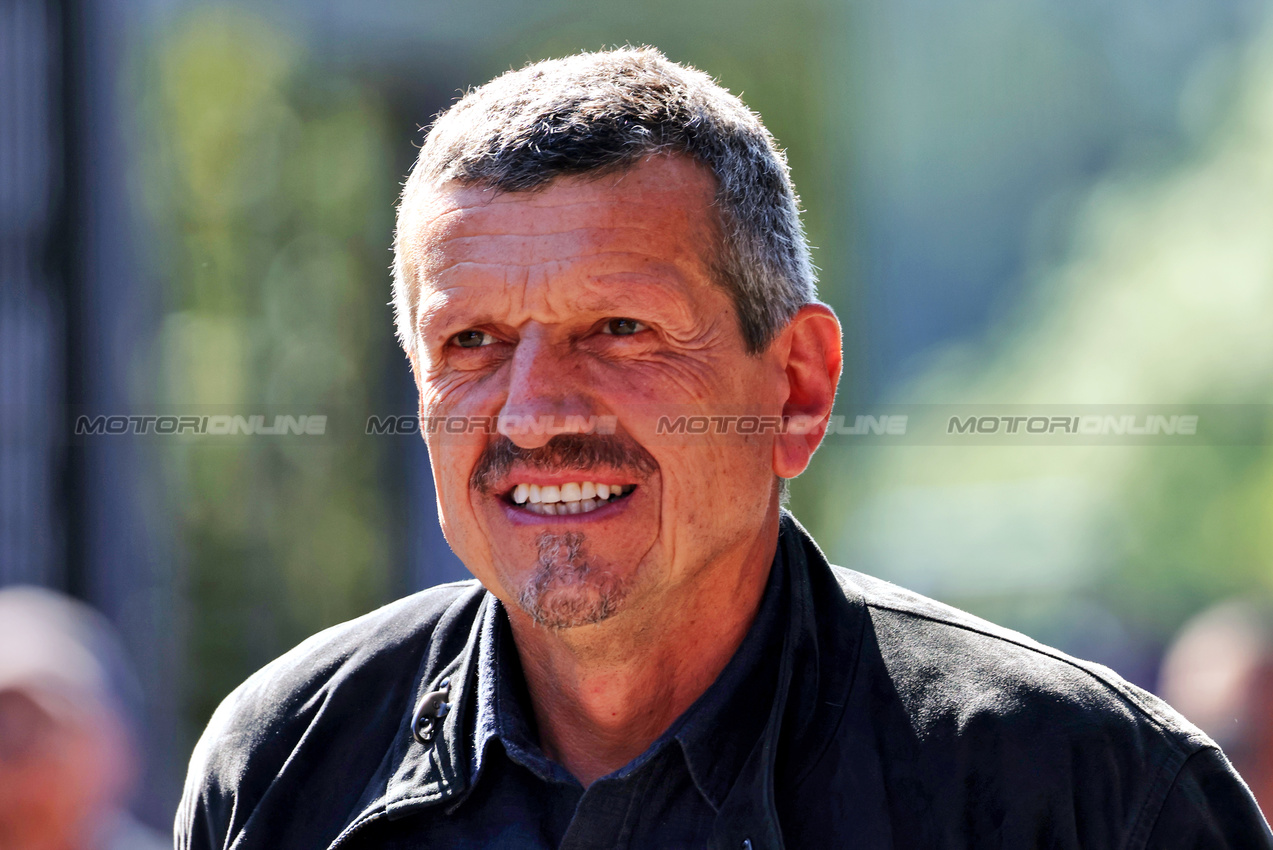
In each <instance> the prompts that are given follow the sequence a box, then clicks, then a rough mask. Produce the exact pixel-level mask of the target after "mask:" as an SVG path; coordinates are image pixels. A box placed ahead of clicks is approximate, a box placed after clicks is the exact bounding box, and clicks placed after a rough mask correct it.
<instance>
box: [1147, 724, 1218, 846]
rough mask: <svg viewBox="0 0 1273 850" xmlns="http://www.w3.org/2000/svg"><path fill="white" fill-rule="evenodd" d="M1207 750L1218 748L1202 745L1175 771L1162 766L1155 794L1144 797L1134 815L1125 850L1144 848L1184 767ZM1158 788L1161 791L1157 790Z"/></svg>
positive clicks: (1186, 756) (1155, 786)
mask: <svg viewBox="0 0 1273 850" xmlns="http://www.w3.org/2000/svg"><path fill="white" fill-rule="evenodd" d="M1208 749H1215V750H1217V751H1218V750H1219V748H1218V747H1213V746H1207V745H1203V746H1200V747H1198V748H1197V749H1196V750H1194V751H1193V752H1191V753H1188V754H1187V755H1185V757H1184V758H1183V759H1181V761H1180V764H1178V765H1177V766H1176V769H1175V771H1170V772H1169V771H1168V767H1167V765H1163V767H1162V768H1161V769H1160V770H1159V774H1160V778H1159V779H1158V781H1157V782H1155V784H1154V789H1153V790H1154V792H1155V793H1151V794H1147V795H1146V797H1145V802H1144V803H1143V804H1142V805H1141V807H1140V811H1139V812H1137V814H1136V820H1135V821H1133V823H1132V828H1131V831H1130V833H1129V834H1128V837H1127V844H1126V847H1127V850H1138V848H1144V847H1145V846H1146V844H1147V843H1148V841H1149V836H1150V835H1151V834H1152V833H1153V828H1154V826H1155V825H1156V824H1157V823H1158V818H1159V817H1161V816H1162V810H1163V806H1165V805H1166V804H1167V798H1168V797H1170V796H1171V791H1172V789H1173V788H1175V787H1176V783H1177V782H1179V781H1180V777H1181V775H1182V774H1183V773H1184V772H1185V767H1186V766H1187V765H1188V764H1189V762H1190V761H1192V760H1193V759H1194V757H1195V756H1197V755H1198V754H1200V753H1202V752H1205V751H1206V750H1208ZM1167 780H1170V781H1167ZM1160 788H1161V791H1160V790H1159V789H1160ZM1151 811H1152V814H1151Z"/></svg>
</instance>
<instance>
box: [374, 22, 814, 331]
mask: <svg viewBox="0 0 1273 850" xmlns="http://www.w3.org/2000/svg"><path fill="white" fill-rule="evenodd" d="M665 153H672V154H686V155H689V156H691V157H693V158H694V159H696V160H698V161H699V162H700V163H702V164H703V165H705V166H707V167H708V168H709V169H710V170H711V172H712V173H713V174H714V175H715V177H716V180H717V184H718V185H717V192H716V200H717V208H718V209H719V211H720V226H721V232H722V237H723V244H722V245H721V246H720V250H719V251H718V252H717V254H718V256H717V257H716V262H715V265H716V266H717V269H716V271H717V276H718V278H719V280H720V282H721V284H722V285H723V286H724V288H725V290H726V292H728V293H729V295H730V298H731V299H732V300H733V302H734V305H735V310H736V312H737V314H738V322H739V326H740V330H741V331H742V336H743V340H744V342H745V344H746V346H747V350H748V351H749V352H750V353H752V354H755V353H758V352H761V351H763V350H764V349H765V348H766V347H767V346H768V344H769V342H770V341H771V340H772V339H773V337H774V335H775V334H776V333H777V332H778V330H779V329H781V328H782V327H783V326H784V325H786V323H787V322H788V321H790V319H791V317H792V316H793V315H794V314H795V312H796V311H797V310H798V309H799V308H800V307H802V306H803V305H805V304H808V303H810V302H813V301H814V300H816V298H817V289H816V286H817V279H816V276H815V274H814V268H813V264H812V263H811V262H810V259H809V247H808V245H807V243H806V242H805V236H804V230H803V228H802V226H801V223H800V206H799V199H798V198H797V196H796V193H795V189H794V187H793V186H792V183H791V177H790V173H789V169H788V166H787V159H786V156H785V155H784V154H783V152H782V151H781V150H779V149H778V147H777V145H776V144H775V142H774V138H773V136H772V135H771V134H770V133H769V131H768V130H767V129H765V126H764V125H763V124H762V123H761V122H760V118H759V116H757V115H756V113H754V112H752V111H751V110H750V109H748V108H747V106H746V105H744V104H743V102H742V101H741V100H739V99H738V98H737V97H735V96H734V95H732V94H730V93H729V92H728V91H726V90H725V89H724V88H723V87H721V86H720V85H719V84H717V83H716V81H715V80H713V79H712V78H711V77H709V76H708V75H707V74H705V73H703V72H702V71H699V70H697V69H694V68H690V67H687V66H685V65H679V64H677V63H675V62H672V61H671V60H669V59H668V58H667V57H666V56H664V55H663V54H662V53H660V52H659V51H658V50H655V49H654V48H652V47H624V48H620V49H617V50H609V51H602V52H599V53H581V54H577V55H574V56H568V57H566V58H564V59H552V60H548V61H544V62H538V63H535V64H532V65H528V66H526V67H525V68H522V69H521V70H518V71H509V72H508V73H506V74H503V75H502V76H500V77H497V78H496V79H494V80H492V81H491V82H489V83H487V84H486V85H484V86H481V87H480V88H477V89H474V90H472V91H470V92H468V93H467V94H465V95H464V96H463V97H462V98H461V99H460V100H459V101H458V102H457V103H455V104H454V105H453V106H451V107H450V108H449V109H447V110H446V111H445V112H443V113H442V114H441V115H439V116H438V118H437V120H436V121H435V122H434V123H433V126H432V127H431V128H430V130H429V133H428V136H427V138H426V140H425V143H424V146H423V148H422V149H421V150H420V155H419V157H418V159H417V160H416V163H415V167H414V168H413V169H412V171H411V175H410V177H409V178H408V179H407V182H406V185H405V186H404V188H403V192H402V199H401V202H400V203H399V205H398V223H397V233H396V235H395V238H394V281H393V301H394V314H395V316H394V319H395V322H396V325H397V332H398V339H399V341H400V342H401V344H402V346H403V348H404V349H405V350H406V351H407V352H408V353H412V352H414V350H415V338H416V332H415V323H416V320H417V316H416V306H417V300H418V297H419V295H418V287H416V286H414V285H413V282H412V279H413V272H412V269H411V265H412V263H411V262H410V259H411V258H410V257H409V256H408V255H409V253H410V250H409V248H408V246H407V244H406V240H408V239H409V238H410V235H409V234H407V233H406V231H408V230H409V229H410V227H409V220H410V214H411V211H412V209H413V207H416V206H418V202H419V200H420V198H421V196H422V195H423V194H425V193H427V191H428V190H429V189H431V188H433V187H437V186H440V185H442V184H445V183H448V182H455V183H457V184H459V185H463V186H478V187H483V188H492V189H495V190H497V191H501V192H524V191H530V190H534V189H536V188H540V187H543V186H545V185H546V184H548V183H549V182H550V181H552V180H553V179H555V178H557V177H561V176H566V175H582V174H591V173H598V174H601V173H606V172H610V171H621V170H623V169H625V168H629V167H631V166H634V165H636V164H637V163H638V162H640V161H641V160H643V159H645V158H646V157H648V156H651V155H654V154H665Z"/></svg>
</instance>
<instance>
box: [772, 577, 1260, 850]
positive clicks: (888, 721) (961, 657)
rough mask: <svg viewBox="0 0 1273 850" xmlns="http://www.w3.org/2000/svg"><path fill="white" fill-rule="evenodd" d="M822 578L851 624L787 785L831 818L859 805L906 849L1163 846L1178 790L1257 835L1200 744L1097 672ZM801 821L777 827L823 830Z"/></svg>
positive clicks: (889, 591)
mask: <svg viewBox="0 0 1273 850" xmlns="http://www.w3.org/2000/svg"><path fill="white" fill-rule="evenodd" d="M830 571H831V574H832V575H833V577H834V579H835V581H836V583H837V584H838V586H839V589H840V591H841V592H842V593H843V594H844V596H845V598H846V599H847V600H848V601H849V602H850V604H851V605H853V606H854V607H855V608H858V609H859V610H861V611H863V612H864V615H865V622H864V626H863V628H862V629H861V631H860V645H859V647H858V653H859V656H858V662H857V665H856V672H855V674H854V680H853V683H852V686H851V688H850V690H849V694H848V697H847V700H846V706H845V713H844V715H843V716H842V720H841V723H840V726H839V729H838V732H837V734H836V735H835V736H834V743H833V744H832V745H831V746H830V747H829V748H828V750H827V751H826V752H825V753H824V754H823V755H821V756H819V758H818V761H817V763H816V764H814V765H812V766H809V767H807V769H806V771H805V772H804V773H803V774H802V775H800V776H799V777H798V789H799V790H801V791H811V790H812V789H815V788H817V789H821V791H820V793H822V795H823V797H824V798H825V797H826V796H827V795H830V796H831V797H833V798H835V801H836V803H837V805H835V806H832V807H831V808H832V809H836V810H843V811H851V810H852V809H853V807H854V806H855V805H857V803H856V802H855V801H856V800H858V798H864V799H868V800H870V801H873V803H872V805H870V806H867V807H866V809H864V810H862V811H860V812H858V813H857V814H856V815H855V822H858V821H860V822H861V824H863V825H864V826H863V829H865V831H866V833H867V834H870V835H878V836H881V840H883V837H887V836H892V839H893V840H895V842H896V843H898V844H901V845H905V846H938V845H943V846H944V845H954V844H964V845H967V846H980V845H982V844H988V843H993V844H994V845H995V846H1041V845H1043V844H1047V845H1048V846H1057V847H1100V846H1109V847H1114V846H1118V847H1125V848H1142V847H1146V846H1178V845H1177V843H1176V842H1169V843H1166V844H1160V843H1151V833H1152V835H1153V836H1154V837H1155V839H1156V840H1157V839H1161V834H1162V827H1161V821H1162V818H1163V817H1164V812H1165V811H1166V810H1167V809H1168V808H1170V807H1171V806H1173V805H1175V803H1174V802H1173V800H1174V799H1175V798H1186V797H1187V798H1188V799H1194V798H1196V800H1197V802H1196V805H1195V806H1194V810H1193V814H1192V815H1190V818H1186V820H1189V821H1190V823H1194V824H1195V825H1196V824H1204V825H1205V824H1208V823H1211V822H1212V821H1214V820H1215V817H1216V816H1218V815H1217V813H1221V814H1223V813H1225V812H1228V813H1235V812H1236V813H1240V816H1237V820H1236V821H1235V823H1237V824H1238V825H1237V826H1235V827H1234V829H1233V830H1232V831H1233V832H1235V833H1236V832H1240V833H1244V834H1247V835H1250V836H1255V835H1265V834H1266V833H1267V827H1265V826H1264V825H1263V821H1262V819H1261V818H1260V816H1259V814H1258V810H1257V809H1256V807H1255V803H1254V801H1253V800H1252V798H1251V796H1250V792H1249V791H1248V790H1247V789H1246V786H1245V785H1244V784H1243V783H1242V780H1241V779H1240V778H1239V777H1238V775H1237V774H1236V773H1235V772H1234V771H1233V769H1232V766H1231V765H1229V764H1228V762H1227V761H1226V760H1225V759H1224V756H1223V755H1222V754H1221V753H1220V751H1219V749H1218V748H1217V747H1216V746H1215V744H1214V742H1212V741H1211V739H1210V738H1208V737H1207V736H1206V735H1205V734H1204V733H1203V732H1202V731H1201V730H1199V729H1197V728H1196V727H1195V726H1193V724H1191V723H1189V722H1188V721H1187V720H1185V719H1184V718H1183V717H1182V716H1181V715H1180V714H1179V713H1177V712H1176V711H1175V710H1174V709H1172V708H1171V707H1170V706H1168V705H1167V704H1166V703H1165V702H1163V701H1162V700H1160V699H1158V698H1157V697H1155V696H1153V695H1152V694H1150V693H1148V692H1146V691H1144V690H1142V689H1140V688H1138V687H1136V686H1135V685H1133V684H1131V683H1129V682H1127V681H1125V680H1124V679H1123V678H1122V677H1120V676H1119V675H1118V674H1117V673H1115V672H1114V671H1112V670H1110V669H1109V668H1107V667H1104V666H1102V665H1099V664H1093V663H1090V662H1086V661H1081V660H1079V659H1076V658H1072V657H1070V656H1069V655H1066V654H1065V653H1063V652H1060V651H1059V650H1056V649H1053V648H1052V647H1048V646H1045V645H1043V644H1041V643H1038V642H1037V641H1034V640H1032V639H1031V638H1029V637H1026V636H1025V635H1022V634H1020V633H1018V632H1015V631H1012V630H1010V629H1005V628H1002V627H1000V626H996V625H994V624H992V623H989V622H987V621H985V620H983V619H981V618H979V617H975V616H973V615H971V614H969V613H967V612H964V611H961V610H959V609H957V608H953V607H951V606H949V605H945V604H942V603H940V602H937V601H935V600H932V599H929V598H927V597H924V596H922V595H920V594H917V593H913V592H911V591H908V590H905V589H903V588H900V587H897V586H896V585H893V584H890V583H889V582H886V581H882V580H880V579H877V578H873V577H871V576H867V575H863V574H861V573H858V572H855V571H852V570H847V569H844V568H841V567H831V568H830ZM1204 768H1205V769H1204ZM1199 776H1200V777H1202V780H1199V779H1197V777H1199ZM1204 780H1205V781H1204ZM1204 786H1205V788H1204ZM1200 788H1202V789H1203V790H1204V791H1205V793H1202V792H1201V791H1198V789H1200ZM1173 789H1177V790H1173ZM1179 789H1184V790H1183V791H1182V790H1179ZM1195 792H1197V793H1195ZM837 794H838V795H839V796H838V797H837V796H836V795H837ZM1190 794H1192V796H1189V795H1190ZM1173 795H1174V796H1173ZM880 813H884V814H880ZM804 814H805V815H809V816H807V817H803V818H801V817H790V816H789V817H788V826H790V827H791V828H792V829H793V830H795V831H796V832H799V831H800V830H806V831H808V832H809V834H813V833H815V832H816V831H817V830H819V829H825V828H829V827H827V824H825V823H823V820H825V819H822V820H820V819H819V818H818V817H817V816H814V815H813V814H811V813H807V812H805V813H804ZM806 821H807V825H806ZM1190 834H1193V833H1188V832H1181V835H1182V836H1184V835H1190ZM990 837H993V838H994V840H993V842H991V841H990ZM1044 837H1046V840H1045V839H1044ZM1179 844H1180V846H1201V845H1200V844H1187V842H1183V841H1182V842H1179ZM1215 846H1237V845H1233V844H1226V843H1217V844H1216V845H1215ZM1256 846H1267V845H1266V844H1263V843H1260V844H1258V845H1256Z"/></svg>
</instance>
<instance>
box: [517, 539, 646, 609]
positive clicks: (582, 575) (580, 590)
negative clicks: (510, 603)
mask: <svg viewBox="0 0 1273 850" xmlns="http://www.w3.org/2000/svg"><path fill="white" fill-rule="evenodd" d="M585 543H586V539H585V537H584V535H582V534H580V533H578V532H565V533H552V532H545V533H544V534H542V535H540V538H539V541H538V558H537V560H536V563H535V568H534V571H533V572H532V574H531V575H530V577H529V578H528V579H527V580H526V581H525V583H524V584H523V585H522V587H521V590H520V591H519V592H518V594H517V606H518V607H519V608H521V610H522V611H524V612H525V613H526V614H527V615H528V616H529V617H530V618H531V619H532V620H534V621H535V623H536V625H539V626H542V627H544V628H547V629H554V630H557V629H571V628H577V627H579V626H592V625H596V624H597V623H601V622H604V621H605V620H608V619H609V618H610V617H612V616H614V614H616V613H617V612H618V611H619V610H620V609H621V608H622V606H623V602H624V600H625V599H626V598H627V595H628V589H629V587H628V584H629V583H628V582H627V581H625V580H624V579H623V578H621V577H620V576H619V575H618V574H617V573H616V572H615V571H614V570H613V569H611V568H610V566H609V565H608V564H607V563H605V562H604V561H602V560H600V559H598V558H596V557H595V556H593V555H592V554H590V553H589V552H588V550H587V548H586V546H585Z"/></svg>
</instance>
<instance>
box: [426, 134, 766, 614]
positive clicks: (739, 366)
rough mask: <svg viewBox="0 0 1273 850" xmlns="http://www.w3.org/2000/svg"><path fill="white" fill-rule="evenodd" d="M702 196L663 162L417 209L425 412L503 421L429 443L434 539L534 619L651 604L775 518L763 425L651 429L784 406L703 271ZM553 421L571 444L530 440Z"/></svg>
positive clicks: (715, 237) (436, 198) (693, 177)
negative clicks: (758, 428) (674, 432)
mask: <svg viewBox="0 0 1273 850" xmlns="http://www.w3.org/2000/svg"><path fill="white" fill-rule="evenodd" d="M715 192H716V185H715V181H714V179H713V178H712V176H711V174H710V172H708V171H707V170H706V169H705V168H703V167H702V166H700V165H698V164H697V163H695V162H693V161H691V160H689V159H686V158H682V157H663V156H660V157H653V158H650V159H647V160H645V161H644V162H642V163H641V164H639V165H637V166H635V167H633V168H631V169H629V170H627V171H624V172H623V173H621V174H614V175H605V176H601V177H595V176H594V177H588V178H562V179H558V180H556V181H554V182H553V183H551V184H549V185H548V186H547V187H546V188H544V189H541V190H538V191H534V192H518V193H496V192H493V191H490V190H485V189H478V188H463V187H458V186H447V187H443V188H442V189H440V190H438V191H436V192H434V193H432V194H430V195H429V196H428V197H427V198H425V199H422V200H421V201H420V202H419V204H420V205H419V206H418V207H417V208H415V209H413V210H412V211H411V217H410V218H409V219H408V220H409V221H410V222H411V223H410V224H409V225H406V227H405V231H406V232H404V234H403V238H404V242H405V244H406V245H407V246H408V250H410V251H412V252H413V254H414V255H415V256H416V257H418V258H419V260H420V261H419V263H418V267H417V268H416V269H414V273H415V278H416V279H415V285H416V286H418V287H419V309H418V313H417V321H416V326H415V332H416V334H417V349H416V353H415V355H414V356H413V357H412V364H413V368H414V370H415V375H416V380H417V383H418V386H419V390H420V413H421V417H422V419H423V418H432V417H475V418H482V417H492V418H494V417H504V420H503V421H504V422H505V423H506V424H510V425H512V426H513V427H512V428H510V429H508V436H505V435H502V434H498V433H491V434H486V433H480V432H479V433H475V434H469V435H467V436H457V435H454V434H448V433H446V431H447V429H446V428H445V427H442V428H437V429H436V431H435V432H434V433H428V434H426V440H427V441H428V446H429V455H430V458H431V460H432V463H433V471H434V478H435V482H436V486H437V492H438V504H439V510H440V514H441V518H442V525H443V529H444V531H445V532H446V536H447V540H448V541H449V542H450V544H451V545H452V547H453V548H454V549H455V551H456V553H457V554H458V555H459V556H460V558H461V560H463V562H464V563H465V565H466V566H468V568H469V569H470V570H472V572H473V573H474V575H476V576H477V577H478V578H479V579H480V580H481V581H482V583H483V584H484V585H485V586H486V587H487V588H489V589H490V590H491V591H492V592H493V593H494V594H495V595H496V596H498V597H499V598H500V599H501V600H503V601H504V602H505V603H506V604H508V605H509V606H510V610H513V609H519V610H521V611H523V612H525V613H526V614H528V615H530V616H531V617H532V618H534V619H535V620H536V622H538V623H539V624H540V625H545V626H548V627H550V628H570V627H579V626H586V625H589V624H593V623H597V622H600V621H602V620H606V619H609V618H611V617H629V616H632V617H639V616H641V614H642V612H644V614H645V615H646V616H647V617H649V616H654V615H656V614H659V613H663V612H666V611H667V610H668V607H667V606H670V605H671V606H674V605H677V604H678V599H683V598H685V594H684V591H685V590H686V589H687V588H689V587H691V586H693V584H694V583H695V582H702V581H704V579H705V577H706V576H708V575H709V574H712V573H713V571H719V570H722V569H727V566H724V565H728V564H731V563H734V562H735V561H736V560H737V559H738V557H741V556H742V554H743V552H744V550H745V548H746V547H747V546H748V545H749V544H750V543H752V542H753V541H754V540H755V537H756V534H757V530H758V528H759V527H760V526H761V524H762V521H763V519H764V518H765V516H766V515H767V513H768V512H770V511H771V510H772V508H773V507H774V505H773V502H774V500H775V499H776V488H775V479H774V460H773V458H774V449H773V441H774V435H773V433H772V431H769V432H767V433H761V434H751V435H746V436H740V435H738V434H736V433H727V434H719V435H718V434H714V433H709V434H707V435H705V436H699V437H689V438H687V437H686V436H684V435H679V436H667V435H662V436H660V435H659V434H657V433H656V423H657V421H658V419H659V418H660V417H661V416H666V417H669V418H670V419H672V420H675V419H676V418H677V417H679V416H693V415H704V416H711V415H719V414H722V413H727V414H728V413H733V414H737V413H743V412H745V413H747V414H752V415H757V416H778V415H780V414H781V412H782V406H783V402H784V400H785V398H786V395H785V394H786V389H787V379H786V376H785V374H784V371H783V366H782V364H781V363H780V362H779V361H778V359H777V357H776V356H775V355H773V354H772V353H771V352H765V353H762V354H760V355H749V354H748V353H747V352H746V350H745V346H744V342H743V338H742V335H741V333H740V330H739V326H738V321H737V316H736V312H735V309H734V306H733V304H732V302H731V300H730V298H729V297H728V296H727V294H726V293H725V291H724V290H723V289H722V288H721V287H720V286H719V284H718V283H717V282H716V280H715V278H714V275H713V272H712V268H711V265H710V264H711V263H712V261H713V258H714V257H715V256H716V252H717V246H718V245H719V243H720V235H719V225H718V223H717V218H716V211H715V209H714V206H713V205H714V201H715ZM433 421H437V420H433ZM450 421H452V422H454V421H460V420H458V419H452V420H450ZM470 421H471V420H470ZM549 421H551V422H552V423H553V424H554V425H555V426H556V428H557V429H558V430H564V431H565V433H563V434H561V435H560V436H553V435H551V434H548V433H544V432H542V431H540V432H538V433H537V432H536V430H535V429H534V428H526V427H524V426H526V425H529V424H531V423H544V422H549ZM598 423H600V425H601V429H602V430H605V429H606V426H607V424H613V425H614V426H615V427H614V433H613V434H611V435H605V434H599V433H595V432H591V433H590V431H591V430H592V429H593V428H595V426H597V425H598ZM518 425H521V426H523V427H522V428H521V429H519V428H518V427H517V426H518ZM537 499H538V501H536V500H537ZM712 586H720V587H724V588H728V586H729V577H728V576H724V577H722V576H719V575H717V576H715V579H714V583H713V585H712Z"/></svg>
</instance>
